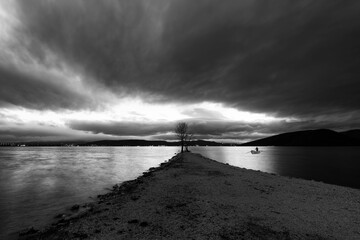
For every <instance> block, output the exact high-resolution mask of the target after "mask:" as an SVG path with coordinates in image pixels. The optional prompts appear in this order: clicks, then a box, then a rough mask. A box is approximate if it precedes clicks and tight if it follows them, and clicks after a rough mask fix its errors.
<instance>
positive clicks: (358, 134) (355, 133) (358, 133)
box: [342, 129, 360, 140]
mask: <svg viewBox="0 0 360 240" xmlns="http://www.w3.org/2000/svg"><path fill="white" fill-rule="evenodd" d="M342 134H343V135H346V136H348V137H350V138H353V139H359V140H360V129H354V130H349V131H346V132H342Z"/></svg>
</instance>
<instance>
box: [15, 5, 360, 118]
mask: <svg viewBox="0 0 360 240" xmlns="http://www.w3.org/2000/svg"><path fill="white" fill-rule="evenodd" d="M18 3H19V16H20V19H21V21H22V23H23V27H22V29H21V31H20V33H21V34H24V36H26V37H27V38H28V39H31V41H32V43H33V44H35V45H36V44H38V45H40V46H41V47H44V46H45V47H47V48H49V49H51V51H53V52H55V53H56V54H58V55H59V56H61V57H62V58H63V59H64V61H68V62H72V63H74V64H79V65H81V67H82V68H83V69H84V72H86V74H89V75H90V76H92V78H93V79H95V80H96V81H98V82H100V83H102V84H104V85H105V86H108V87H110V88H111V89H114V91H119V92H120V91H121V92H126V93H128V94H130V95H131V94H137V93H139V92H140V93H142V94H146V95H147V96H150V97H152V100H154V101H156V100H158V101H160V100H161V101H163V100H167V101H178V102H182V101H192V102H197V101H215V102H223V103H226V104H229V105H231V106H235V107H237V108H239V109H242V110H251V111H255V112H268V113H274V114H278V115H281V116H286V115H297V116H303V115H314V114H327V113H332V112H344V111H346V112H350V111H354V110H357V109H359V107H360V106H359V103H360V99H359V98H360V97H359V94H357V90H358V89H360V83H359V81H358V78H359V77H360V70H359V68H358V66H359V64H360V58H359V55H360V15H359V14H358V13H359V11H360V3H359V2H357V1H346V2H344V1H340V0H333V1H325V0H319V1H311V0H307V1H296V2H295V1H291V2H289V1H285V0H280V1H276V2H273V1H271V2H270V1H266V0H252V1H250V0H249V1H226V2H224V1H219V0H201V1H190V0H185V1H184V0H181V1H180V0H166V1H165V0H155V1H145V0H143V1H128V0H121V1H110V0H106V1H95V0H92V1H81V0H79V1H70V0H65V1H28V0H22V1H18ZM33 54H34V55H38V54H37V53H36V52H33ZM37 57H38V58H39V59H41V56H37Z"/></svg>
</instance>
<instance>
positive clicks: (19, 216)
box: [0, 147, 178, 239]
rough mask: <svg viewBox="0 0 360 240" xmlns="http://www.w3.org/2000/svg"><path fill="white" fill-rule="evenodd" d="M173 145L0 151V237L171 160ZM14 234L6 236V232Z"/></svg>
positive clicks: (38, 223)
mask: <svg viewBox="0 0 360 240" xmlns="http://www.w3.org/2000/svg"><path fill="white" fill-rule="evenodd" d="M177 151H178V148H177V147H78V148H75V147H21V148H15V147H12V148H5V147H2V148H0V239H8V238H10V237H11V238H15V234H14V232H15V231H18V230H19V229H24V228H27V227H30V226H35V227H38V226H43V225H44V224H45V223H47V222H49V221H51V220H53V217H54V216H55V214H57V213H60V212H62V211H64V207H71V206H72V205H73V204H76V203H84V202H89V201H91V199H89V197H96V196H97V195H98V194H102V193H105V192H106V191H107V188H111V187H112V186H113V185H114V184H116V183H120V182H123V181H127V180H131V179H134V178H136V177H137V176H139V175H141V173H142V172H144V171H146V170H147V169H149V168H150V167H154V166H158V165H159V164H160V163H161V162H164V161H165V160H168V159H170V158H171V157H172V156H174V154H175V153H176V152H177ZM10 233H12V235H11V236H10V235H9V234H10Z"/></svg>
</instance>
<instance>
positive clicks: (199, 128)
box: [67, 115, 360, 142]
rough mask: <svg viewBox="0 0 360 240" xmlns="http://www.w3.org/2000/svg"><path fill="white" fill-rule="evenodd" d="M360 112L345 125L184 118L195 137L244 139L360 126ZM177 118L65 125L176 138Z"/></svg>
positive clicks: (99, 131)
mask: <svg viewBox="0 0 360 240" xmlns="http://www.w3.org/2000/svg"><path fill="white" fill-rule="evenodd" d="M359 120H360V115H357V116H356V117H354V118H353V119H352V121H350V123H349V124H346V125H344V126H341V124H340V125H339V124H338V123H335V122H334V121H333V120H328V119H322V120H320V119H319V120H313V119H311V120H298V121H287V120H283V121H272V122H266V123H265V122H264V123H254V122H252V123H249V122H242V121H225V120H209V119H208V120H201V119H192V120H187V121H186V122H187V123H188V125H189V133H191V134H193V135H194V139H212V140H214V139H215V140H216V139H221V140H237V141H240V142H246V141H251V140H256V139H259V138H263V137H267V136H271V135H273V134H280V133H284V132H292V131H299V130H308V129H319V128H328V129H336V130H338V131H345V130H349V129H351V128H360V124H359V122H360V121H359ZM175 125H176V122H167V123H159V122H153V123H151V122H146V123H139V122H124V121H109V122H99V121H69V122H68V123H67V126H69V127H70V128H71V129H73V130H79V131H84V132H87V133H92V134H107V135H112V136H118V137H149V138H152V139H165V140H174V139H176V137H175V134H174V128H175Z"/></svg>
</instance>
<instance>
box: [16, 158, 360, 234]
mask: <svg viewBox="0 0 360 240" xmlns="http://www.w3.org/2000/svg"><path fill="white" fill-rule="evenodd" d="M73 211H75V212H76V214H74V215H72V216H63V217H61V216H60V217H61V219H60V220H59V222H58V223H56V224H54V225H53V226H52V227H49V228H48V229H45V230H43V231H41V232H37V231H36V230H34V229H32V230H30V231H29V233H28V234H23V235H22V236H21V237H20V238H21V239H360V191H359V190H356V189H351V188H346V187H339V186H334V185H329V184H324V183H319V182H313V181H307V180H302V179H291V178H287V177H282V176H275V175H271V174H267V173H262V172H258V171H252V170H246V169H241V168H237V167H233V166H229V165H226V164H222V163H219V162H216V161H213V160H210V159H207V158H205V157H203V156H201V155H198V154H192V153H184V154H179V155H177V156H175V157H174V158H172V159H171V160H169V162H167V163H163V164H162V165H161V166H160V167H159V168H151V169H149V171H148V172H146V173H144V175H143V176H141V177H139V178H137V179H136V180H133V181H128V182H125V183H123V184H122V185H120V186H114V189H113V191H111V192H110V193H108V194H105V195H102V196H99V197H98V201H97V202H95V203H92V204H86V205H83V206H75V207H74V209H73Z"/></svg>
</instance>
